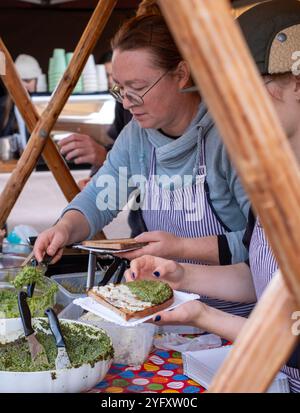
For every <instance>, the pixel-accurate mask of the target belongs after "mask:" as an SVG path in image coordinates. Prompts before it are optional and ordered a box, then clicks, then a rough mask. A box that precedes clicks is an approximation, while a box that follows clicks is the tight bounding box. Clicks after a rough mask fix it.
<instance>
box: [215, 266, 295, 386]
mask: <svg viewBox="0 0 300 413" xmlns="http://www.w3.org/2000/svg"><path fill="white" fill-rule="evenodd" d="M297 309H299V307H298V306H297V304H296V302H295V300H294V298H293V296H292V294H291V293H290V292H289V290H288V289H287V287H286V284H285V282H284V280H283V277H282V274H281V273H280V272H278V273H277V274H276V276H275V277H274V278H273V279H272V281H271V283H270V285H269V287H268V289H267V290H266V291H265V294H264V296H263V297H262V299H261V300H260V301H259V303H258V305H257V307H256V308H255V309H254V311H253V312H252V314H251V316H250V318H249V319H248V321H247V322H246V324H245V325H244V327H243V329H242V331H241V334H240V335H239V337H238V339H237V340H236V342H235V343H234V347H233V350H232V351H231V352H230V355H229V357H228V358H227V359H226V360H225V362H224V364H223V365H222V366H221V368H220V370H219V371H218V374H217V376H216V378H215V379H214V380H213V382H212V384H211V386H210V389H209V391H210V392H213V393H231V392H239V393H251V392H252V393H254V392H262V391H266V390H267V389H268V387H269V386H270V384H271V383H272V381H273V378H274V376H275V375H276V374H277V372H278V371H279V370H280V368H281V367H282V365H283V364H284V362H286V360H287V359H288V358H289V355H290V353H291V352H292V350H293V348H294V347H295V345H296V343H297V341H298V337H297V336H296V335H293V333H292V332H293V323H295V321H294V320H292V314H293V313H294V312H295V311H297Z"/></svg>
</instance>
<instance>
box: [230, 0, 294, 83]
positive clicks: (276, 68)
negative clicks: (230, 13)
mask: <svg viewBox="0 0 300 413" xmlns="http://www.w3.org/2000/svg"><path fill="white" fill-rule="evenodd" d="M237 21H238V23H239V24H240V26H241V29H242V32H243V34H244V37H245V39H246V41H247V43H248V46H249V48H250V51H251V54H252V56H253V58H254V60H255V62H256V64H257V67H258V70H259V72H260V73H261V75H267V74H270V75H272V74H283V73H288V72H291V71H292V66H293V65H294V64H295V60H296V59H295V55H294V53H295V52H297V51H298V52H299V54H300V1H298V0H272V1H267V2H264V3H260V4H258V5H256V6H254V7H252V8H251V9H249V10H247V11H246V12H244V13H243V14H242V15H241V16H239V18H238V19H237ZM299 57H300V56H299V55H298V56H297V58H298V59H299Z"/></svg>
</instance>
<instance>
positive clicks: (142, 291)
mask: <svg viewBox="0 0 300 413" xmlns="http://www.w3.org/2000/svg"><path fill="white" fill-rule="evenodd" d="M126 285H127V287H128V288H129V289H130V291H131V292H132V294H134V295H135V296H136V297H137V298H138V299H140V300H143V301H147V302H150V303H152V304H153V305H158V304H162V303H164V302H165V301H167V300H169V299H170V298H171V297H173V290H172V288H171V287H170V286H169V284H166V283H163V282H161V281H148V280H141V281H132V282H128V283H126Z"/></svg>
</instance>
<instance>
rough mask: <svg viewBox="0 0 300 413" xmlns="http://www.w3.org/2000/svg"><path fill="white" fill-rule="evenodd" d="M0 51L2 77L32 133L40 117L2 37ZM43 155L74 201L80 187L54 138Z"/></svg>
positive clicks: (68, 199) (69, 198)
mask: <svg viewBox="0 0 300 413" xmlns="http://www.w3.org/2000/svg"><path fill="white" fill-rule="evenodd" d="M0 52H2V53H3V55H4V56H5V62H6V65H5V66H6V72H5V73H3V76H1V78H2V80H3V83H4V85H5V87H6V89H7V91H8V93H9V94H10V96H11V97H12V99H13V101H14V102H15V104H16V106H17V107H18V109H19V111H20V113H21V115H22V117H23V119H24V121H25V123H26V126H27V129H28V130H29V132H30V133H32V132H33V130H34V128H35V126H36V124H37V122H38V121H39V118H40V117H39V115H38V113H37V110H36V108H35V106H34V105H33V103H32V101H31V99H30V96H29V95H28V93H27V91H26V89H25V87H24V86H23V83H22V82H21V79H20V77H19V75H18V73H17V71H16V67H15V65H14V62H13V60H12V58H11V55H10V53H9V52H8V50H7V48H6V46H5V44H4V42H3V40H2V39H1V38H0ZM42 156H43V158H44V160H45V162H46V164H47V166H48V168H49V169H50V170H51V172H52V173H53V176H54V178H55V179H56V182H57V183H58V185H59V186H60V188H61V190H62V192H63V194H64V195H65V197H66V199H67V201H68V202H70V201H72V199H73V198H74V197H75V196H76V195H77V194H78V193H79V192H80V189H79V187H78V185H77V184H76V182H75V180H74V178H73V176H72V175H71V173H70V169H69V167H68V165H67V164H66V162H65V160H64V158H63V157H62V156H61V154H60V152H59V151H58V149H57V147H56V145H55V143H54V142H53V141H52V139H50V138H48V139H47V140H46V144H45V147H44V149H43V152H42Z"/></svg>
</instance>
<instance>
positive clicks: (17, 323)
mask: <svg viewBox="0 0 300 413" xmlns="http://www.w3.org/2000/svg"><path fill="white" fill-rule="evenodd" d="M60 325H61V329H62V333H63V335H64V338H65V342H66V349H67V352H68V355H69V358H70V361H71V367H70V368H68V369H62V370H56V368H55V359H56V356H57V348H56V345H55V341H54V338H53V336H52V334H51V331H50V328H49V324H48V320H47V319H46V318H35V319H33V326H34V329H35V331H36V336H37V338H38V340H39V342H40V343H41V344H42V345H43V346H44V348H45V351H46V354H47V359H48V363H47V364H45V365H40V364H39V365H36V364H35V363H33V362H32V360H31V356H30V351H29V346H28V343H27V341H26V339H25V337H24V333H23V327H22V323H21V320H20V319H2V320H1V319H0V392H1V393H16V392H18V393H77V392H84V391H87V390H89V389H91V388H92V387H94V386H95V385H96V384H97V383H99V382H100V381H102V380H103V379H104V377H105V375H106V373H107V371H108V370H109V368H110V366H111V363H112V359H113V357H114V350H113V346H112V342H111V339H110V337H109V336H108V335H107V333H106V332H105V331H104V330H102V329H100V328H97V327H94V326H90V325H87V324H84V323H81V322H78V321H72V320H60Z"/></svg>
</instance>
